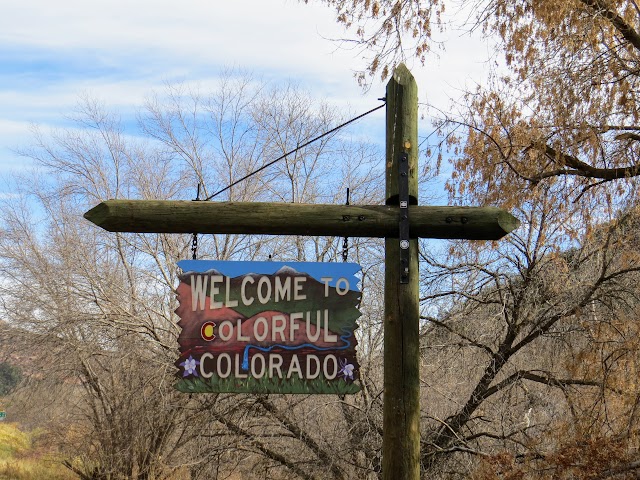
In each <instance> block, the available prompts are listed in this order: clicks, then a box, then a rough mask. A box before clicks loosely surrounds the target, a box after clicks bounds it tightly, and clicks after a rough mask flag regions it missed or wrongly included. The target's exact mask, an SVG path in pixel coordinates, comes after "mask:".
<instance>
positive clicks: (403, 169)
mask: <svg viewBox="0 0 640 480" xmlns="http://www.w3.org/2000/svg"><path fill="white" fill-rule="evenodd" d="M398 174H399V177H398V200H399V202H400V203H399V204H400V231H399V240H400V283H409V245H410V242H409V154H408V153H406V152H405V153H401V154H400V161H399V163H398Z"/></svg>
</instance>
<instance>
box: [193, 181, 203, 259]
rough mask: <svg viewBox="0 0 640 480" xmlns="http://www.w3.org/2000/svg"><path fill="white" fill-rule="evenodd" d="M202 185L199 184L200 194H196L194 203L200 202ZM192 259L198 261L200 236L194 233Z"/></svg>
mask: <svg viewBox="0 0 640 480" xmlns="http://www.w3.org/2000/svg"><path fill="white" fill-rule="evenodd" d="M200 185H201V183H200V182H198V192H197V194H196V199H195V200H194V202H199V201H200ZM191 258H193V259H194V260H197V259H198V234H197V233H196V232H194V233H193V239H192V240H191Z"/></svg>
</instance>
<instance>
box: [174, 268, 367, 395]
mask: <svg viewBox="0 0 640 480" xmlns="http://www.w3.org/2000/svg"><path fill="white" fill-rule="evenodd" d="M178 266H179V267H180V268H181V269H182V271H183V272H184V273H183V274H182V275H180V277H179V278H180V284H179V286H178V290H177V292H178V302H179V307H178V309H177V310H176V313H177V314H178V316H179V317H180V321H179V322H178V325H179V326H180V327H181V328H182V331H181V333H180V336H179V337H178V343H179V345H180V358H179V359H178V360H177V361H176V366H177V367H178V369H179V371H178V377H179V378H180V379H179V380H178V382H177V383H176V388H177V389H178V390H180V391H182V392H189V393H194V392H219V393H220V392H229V393H232V392H233V393H335V394H348V393H356V392H358V391H359V390H360V387H359V385H358V383H356V382H357V380H358V379H359V367H358V363H357V360H356V346H357V342H356V338H355V335H354V331H355V329H356V328H357V324H356V320H357V319H358V317H359V316H360V311H359V310H358V306H359V304H360V297H361V296H360V291H359V289H358V282H359V280H358V278H357V277H356V274H357V273H358V272H359V271H360V266H359V265H357V264H355V263H310V262H223V261H204V260H183V261H181V262H179V263H178Z"/></svg>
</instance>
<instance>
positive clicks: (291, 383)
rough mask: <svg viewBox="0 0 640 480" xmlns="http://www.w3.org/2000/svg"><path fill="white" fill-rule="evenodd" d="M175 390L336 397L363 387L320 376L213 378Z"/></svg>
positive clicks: (189, 382) (194, 380)
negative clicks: (310, 378)
mask: <svg viewBox="0 0 640 480" xmlns="http://www.w3.org/2000/svg"><path fill="white" fill-rule="evenodd" d="M174 386H175V388H176V389H177V390H179V391H181V392H184V393H291V394H335V395H348V394H354V393H358V392H359V391H360V385H358V384H356V383H354V382H347V381H345V380H344V379H339V380H332V381H329V380H327V379H326V378H324V377H323V376H320V377H319V378H317V379H314V380H313V381H306V380H305V381H303V380H300V379H299V378H289V379H279V378H261V379H256V378H253V377H249V378H242V379H238V378H234V377H229V378H220V377H218V376H216V375H213V376H212V377H211V378H209V379H204V378H188V379H187V378H183V379H180V380H179V381H178V382H177V383H176V384H175V385H174Z"/></svg>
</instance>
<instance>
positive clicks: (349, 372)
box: [338, 358, 355, 380]
mask: <svg viewBox="0 0 640 480" xmlns="http://www.w3.org/2000/svg"><path fill="white" fill-rule="evenodd" d="M354 368H355V367H354V366H353V365H352V364H350V363H347V360H346V359H342V358H341V359H340V371H339V372H338V375H342V376H343V377H344V379H345V380H346V379H347V378H348V379H349V380H353V369H354Z"/></svg>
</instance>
